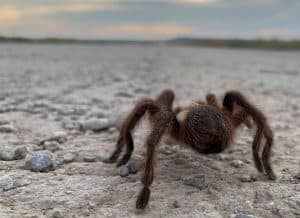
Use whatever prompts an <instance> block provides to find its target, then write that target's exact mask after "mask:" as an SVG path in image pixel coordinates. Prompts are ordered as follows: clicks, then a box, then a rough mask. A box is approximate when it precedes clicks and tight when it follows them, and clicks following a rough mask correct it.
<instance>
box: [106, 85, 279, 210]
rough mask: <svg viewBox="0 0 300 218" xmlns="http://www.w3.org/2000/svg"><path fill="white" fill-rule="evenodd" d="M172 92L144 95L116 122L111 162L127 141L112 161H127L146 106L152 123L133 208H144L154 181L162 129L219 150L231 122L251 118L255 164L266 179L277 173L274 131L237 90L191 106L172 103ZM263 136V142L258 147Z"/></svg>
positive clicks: (229, 135)
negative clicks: (272, 158)
mask: <svg viewBox="0 0 300 218" xmlns="http://www.w3.org/2000/svg"><path fill="white" fill-rule="evenodd" d="M174 97H175V95H174V92H173V91H172V90H164V91H163V92H162V93H161V94H160V95H159V96H158V97H157V98H156V99H155V100H152V99H150V98H145V99H141V100H140V101H138V103H137V104H136V105H135V107H134V109H133V110H132V111H131V113H129V115H128V116H127V118H126V119H125V120H124V122H123V124H122V125H121V128H120V135H119V137H118V140H117V144H116V149H115V150H114V152H113V153H112V154H111V156H110V157H109V158H108V159H106V160H105V162H107V163H114V162H116V161H117V160H118V158H119V156H120V154H121V152H122V150H123V147H124V146H126V151H125V153H124V155H123V156H122V158H121V159H120V160H119V161H118V163H117V166H121V165H124V164H126V163H127V162H128V161H129V159H130V157H131V154H132V152H133V149H134V143H133V139H132V133H131V132H132V130H133V129H134V127H135V126H136V124H137V123H138V122H139V120H140V119H141V118H142V117H143V115H144V114H145V113H146V112H147V113H148V117H149V121H150V124H151V127H152V129H151V132H150V134H149V136H148V138H147V140H146V147H147V156H146V165H145V169H144V175H143V177H142V183H143V188H142V190H141V191H140V194H139V196H138V198H137V201H136V208H137V209H144V208H145V207H146V206H147V204H148V201H149V197H150V189H149V186H150V185H151V183H152V182H153V175H154V172H153V164H154V153H155V150H156V148H157V145H158V143H159V142H160V140H161V138H162V136H163V135H168V136H169V137H171V138H172V139H175V140H176V141H177V142H178V143H179V144H183V145H188V146H190V147H192V148H193V149H194V150H196V151H197V152H199V153H203V154H210V153H219V152H222V151H223V150H224V149H226V148H227V147H228V146H229V145H230V144H231V142H232V140H233V136H234V132H235V130H236V128H237V127H239V126H240V125H241V124H242V123H248V122H249V118H251V120H253V122H254V123H255V124H256V126H257V130H256V133H255V136H254V140H253V143H252V153H253V159H254V163H255V166H256V168H257V170H258V171H259V172H262V173H265V174H266V175H267V177H268V178H269V179H271V180H275V179H276V176H275V174H274V172H273V170H272V167H271V165H270V153H271V147H272V144H273V132H272V130H271V128H270V126H269V124H268V122H267V119H266V117H265V116H264V114H263V113H262V112H261V111H260V110H259V109H257V108H256V107H255V106H253V105H252V104H251V103H250V102H249V101H248V100H247V99H246V98H245V97H244V96H243V95H242V94H241V93H240V92H238V91H229V92H227V93H226V94H225V97H224V99H223V106H219V105H218V102H217V99H216V96H215V95H214V94H208V95H207V96H206V102H204V101H196V102H195V103H194V104H192V105H190V106H187V107H177V108H174V109H173V101H174ZM263 137H264V138H265V143H264V146H263V147H262V148H261V144H262V139H263ZM260 150H262V154H261V155H260V154H259V152H260Z"/></svg>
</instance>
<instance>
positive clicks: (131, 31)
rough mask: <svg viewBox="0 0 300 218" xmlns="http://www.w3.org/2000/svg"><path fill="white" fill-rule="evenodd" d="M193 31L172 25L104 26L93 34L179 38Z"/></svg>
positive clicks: (101, 35) (96, 35) (93, 31)
mask: <svg viewBox="0 0 300 218" xmlns="http://www.w3.org/2000/svg"><path fill="white" fill-rule="evenodd" d="M192 32H193V30H192V29H191V28H189V27H186V26H180V25H172V24H148V25H146V24H145V25H143V24H121V25H111V26H103V27H100V28H96V29H93V30H92V31H91V33H92V34H93V35H94V36H95V37H115V36H140V37H141V36H142V37H155V36H156V37H160V36H162V37H164V36H167V37H169V36H178V35H184V34H189V33H192Z"/></svg>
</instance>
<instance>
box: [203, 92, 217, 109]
mask: <svg viewBox="0 0 300 218" xmlns="http://www.w3.org/2000/svg"><path fill="white" fill-rule="evenodd" d="M206 102H207V104H208V105H211V106H213V107H216V108H219V104H218V101H217V98H216V95H215V94H211V93H209V94H208V95H206Z"/></svg>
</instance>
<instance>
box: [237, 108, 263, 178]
mask: <svg viewBox="0 0 300 218" xmlns="http://www.w3.org/2000/svg"><path fill="white" fill-rule="evenodd" d="M248 116H249V114H248V113H247V112H246V111H245V110H241V111H239V112H237V113H236V114H234V115H233V116H232V123H233V126H234V127H235V128H236V127H238V126H240V125H241V124H242V123H244V122H245V121H246V120H247V118H248ZM261 139H262V134H261V132H258V134H256V135H255V137H254V140H253V144H252V152H253V153H252V155H253V159H254V164H255V167H256V168H257V170H258V171H259V172H263V166H262V161H261V159H260V157H259V154H258V151H259V144H260V141H261Z"/></svg>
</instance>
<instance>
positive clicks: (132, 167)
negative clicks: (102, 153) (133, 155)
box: [126, 159, 144, 174]
mask: <svg viewBox="0 0 300 218" xmlns="http://www.w3.org/2000/svg"><path fill="white" fill-rule="evenodd" d="M143 165H144V162H143V161H142V160H139V159H130V160H129V161H128V163H127V164H126V167H127V168H128V171H129V173H130V174H135V173H137V172H138V171H139V170H140V169H141V168H143Z"/></svg>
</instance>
